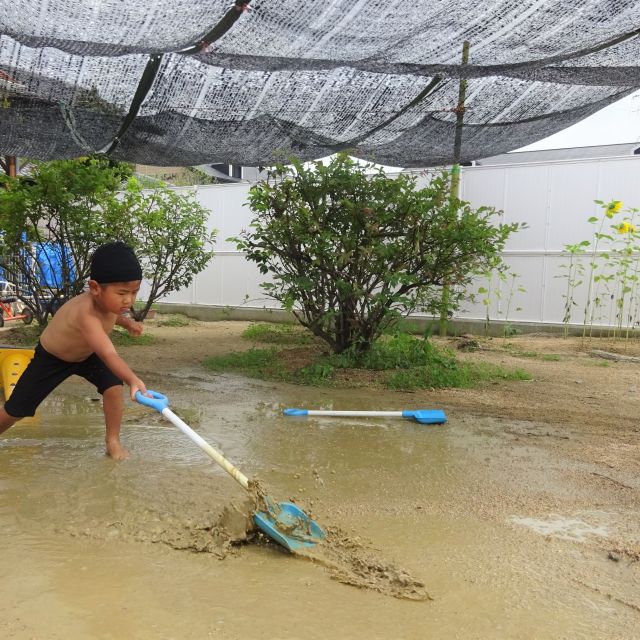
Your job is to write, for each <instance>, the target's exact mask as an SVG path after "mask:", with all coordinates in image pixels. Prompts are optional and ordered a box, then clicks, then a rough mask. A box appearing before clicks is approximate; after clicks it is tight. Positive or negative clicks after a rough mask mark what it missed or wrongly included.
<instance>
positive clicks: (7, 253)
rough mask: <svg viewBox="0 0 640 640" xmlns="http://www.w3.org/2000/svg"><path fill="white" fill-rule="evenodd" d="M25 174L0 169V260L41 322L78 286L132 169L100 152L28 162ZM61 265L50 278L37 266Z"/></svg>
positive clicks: (112, 218)
mask: <svg viewBox="0 0 640 640" xmlns="http://www.w3.org/2000/svg"><path fill="white" fill-rule="evenodd" d="M33 167H34V170H33V173H32V175H31V176H28V177H17V178H11V177H8V176H5V175H0V268H2V270H3V275H4V277H5V278H6V279H7V280H9V281H11V282H14V283H16V284H18V285H19V287H18V289H19V298H20V299H21V300H22V302H24V303H25V304H26V306H27V307H28V308H29V309H30V310H31V312H32V313H33V315H34V317H35V318H36V319H37V321H38V323H39V324H40V325H45V324H46V323H47V320H48V317H49V315H50V314H52V313H53V312H54V311H55V309H56V308H57V307H58V306H59V305H60V304H62V303H63V302H65V301H66V300H68V299H69V298H70V297H72V296H74V295H77V294H78V293H80V291H82V287H83V285H84V281H85V280H86V278H87V277H88V275H89V268H90V258H91V253H92V252H93V250H94V249H95V247H96V246H97V245H98V244H100V243H102V242H104V241H106V240H108V239H109V238H111V237H113V236H112V233H113V227H114V221H115V220H117V219H118V216H119V212H120V211H121V203H120V202H119V201H118V198H117V196H116V192H117V191H118V190H119V189H122V187H123V184H126V181H127V179H128V178H129V176H130V175H131V171H130V169H129V168H128V167H127V166H126V165H122V164H120V163H114V162H112V161H110V160H108V159H106V158H79V159H75V160H60V161H53V162H36V163H33ZM57 264H59V265H60V266H61V269H60V277H59V278H58V280H57V281H56V282H52V281H51V280H49V281H48V282H47V281H46V280H45V279H44V277H43V271H46V270H47V267H48V268H49V269H48V270H50V271H55V270H56V267H57Z"/></svg>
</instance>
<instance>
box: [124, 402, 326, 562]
mask: <svg viewBox="0 0 640 640" xmlns="http://www.w3.org/2000/svg"><path fill="white" fill-rule="evenodd" d="M148 393H150V394H151V395H152V396H153V397H148V396H145V395H143V394H142V393H140V392H139V391H138V393H136V400H137V401H138V402H139V403H140V404H143V405H146V406H147V407H151V408H152V409H155V410H156V411H158V413H161V414H162V415H163V416H164V417H165V418H167V420H169V421H170V422H172V423H173V424H174V425H175V426H176V427H178V429H180V431H182V433H184V434H185V435H186V436H187V437H188V438H189V439H190V440H191V441H192V442H195V444H197V445H198V446H199V447H200V448H201V449H202V450H203V451H204V452H205V453H206V454H207V455H208V456H209V457H210V458H211V459H213V460H214V461H215V462H217V463H218V465H219V466H220V467H222V468H223V469H224V470H225V471H226V472H227V473H228V474H229V475H230V476H231V477H232V478H233V479H234V480H235V481H236V482H237V483H238V484H239V485H240V486H242V487H243V488H244V489H245V490H247V491H249V479H248V478H247V476H245V475H244V474H243V473H242V472H240V470H239V469H236V467H234V466H233V465H232V464H231V463H230V462H229V461H228V460H227V459H226V458H225V457H224V456H223V455H222V454H221V453H220V452H219V451H216V450H215V449H214V448H213V447H212V446H211V445H210V444H209V443H208V442H207V441H206V440H204V439H203V438H201V437H200V436H199V435H198V434H197V433H196V432H195V431H194V430H193V429H192V428H191V427H190V426H189V425H188V424H186V423H185V422H184V421H183V420H181V419H180V418H179V417H178V416H177V415H176V414H175V413H173V411H171V409H169V400H168V398H167V397H166V396H163V395H162V394H161V393H158V392H157V391H148ZM262 498H263V502H264V509H263V510H261V511H256V512H255V513H254V514H253V520H254V522H255V523H256V526H257V527H258V528H259V529H260V530H261V531H262V532H263V533H264V534H266V535H267V536H269V537H270V538H271V539H272V540H274V541H275V542H277V543H278V544H280V545H282V546H283V547H284V548H285V549H287V550H288V551H297V550H299V549H302V548H304V547H314V546H315V545H316V544H318V542H320V541H321V540H322V539H323V538H324V537H325V535H326V534H325V532H324V530H323V529H322V527H320V525H319V524H318V523H317V522H314V521H313V520H312V519H311V518H310V517H309V516H308V515H307V514H306V513H305V512H304V511H303V510H302V509H300V508H299V507H297V506H296V505H295V504H293V503H291V502H275V501H274V500H272V499H271V498H270V497H269V496H262Z"/></svg>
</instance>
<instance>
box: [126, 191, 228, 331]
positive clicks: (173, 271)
mask: <svg viewBox="0 0 640 640" xmlns="http://www.w3.org/2000/svg"><path fill="white" fill-rule="evenodd" d="M123 206H126V207H127V208H128V209H129V212H130V215H129V216H128V217H127V216H121V220H124V221H127V220H128V221H129V223H130V227H129V232H128V234H127V235H128V237H129V241H130V243H131V245H132V246H133V247H134V249H135V250H136V253H137V255H138V258H139V259H140V262H141V264H142V272H143V276H144V280H145V284H146V285H148V287H149V293H148V295H147V296H146V301H145V303H144V305H143V307H142V308H141V309H138V310H133V312H132V313H133V315H134V317H135V318H136V319H138V320H143V319H144V318H145V317H146V315H147V313H148V312H149V309H150V308H151V305H152V304H153V303H154V302H155V301H157V300H159V299H160V298H162V297H164V296H166V295H167V294H169V293H170V292H171V291H177V290H178V289H182V288H184V287H186V286H188V285H189V284H191V282H192V280H193V278H194V277H195V276H196V275H197V274H198V273H200V272H201V271H203V270H204V268H205V267H206V266H207V264H208V263H209V261H210V260H211V258H212V257H213V243H214V241H215V237H216V231H215V230H211V231H208V230H207V224H206V223H207V220H208V217H209V211H208V210H207V209H205V208H204V207H203V206H202V205H201V204H200V203H199V202H198V201H197V200H196V199H195V194H194V193H193V192H190V193H188V194H186V195H182V194H180V193H178V192H176V191H172V190H171V189H168V188H166V187H160V188H158V189H155V190H154V191H152V192H150V193H138V194H135V195H133V196H130V197H129V198H127V201H126V203H124V202H123ZM123 234H124V232H123Z"/></svg>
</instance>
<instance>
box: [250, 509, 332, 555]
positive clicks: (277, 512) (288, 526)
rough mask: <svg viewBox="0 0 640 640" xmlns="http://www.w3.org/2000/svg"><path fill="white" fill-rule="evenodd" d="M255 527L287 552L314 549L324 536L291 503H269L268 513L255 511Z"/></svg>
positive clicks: (319, 527)
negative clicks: (306, 548)
mask: <svg viewBox="0 0 640 640" xmlns="http://www.w3.org/2000/svg"><path fill="white" fill-rule="evenodd" d="M253 519H254V521H255V523H256V525H257V527H258V528H259V529H260V530H261V531H262V532H263V533H264V534H265V535H267V536H269V537H270V538H271V539H272V540H274V541H275V542H277V543H278V544H281V545H282V546H283V547H284V548H285V549H288V550H289V551H296V550H297V549H302V548H305V547H315V546H316V544H318V543H319V542H321V541H322V539H323V538H324V537H325V536H326V533H325V532H324V529H323V528H322V527H321V526H320V525H319V524H318V523H317V522H315V521H313V520H312V519H311V518H310V517H309V516H308V515H307V514H306V513H305V512H304V511H303V510H302V509H300V508H299V507H297V506H296V505H295V504H293V503H291V502H277V503H272V502H269V510H268V511H256V513H254V514H253Z"/></svg>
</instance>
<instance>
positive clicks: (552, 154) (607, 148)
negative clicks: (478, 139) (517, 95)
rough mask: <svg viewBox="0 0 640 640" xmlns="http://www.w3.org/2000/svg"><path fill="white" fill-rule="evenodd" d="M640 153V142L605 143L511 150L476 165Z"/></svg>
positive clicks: (580, 158) (476, 162)
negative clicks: (535, 149) (537, 149)
mask: <svg viewBox="0 0 640 640" xmlns="http://www.w3.org/2000/svg"><path fill="white" fill-rule="evenodd" d="M638 154H640V142H625V143H623V144H604V145H598V146H593V147H569V148H565V149H541V150H539V151H511V152H509V153H501V154H500V155H497V156H490V157H488V158H482V159H480V160H476V161H475V162H474V164H475V165H497V164H527V163H530V162H551V161H553V160H586V159H587V158H613V157H617V156H632V155H638Z"/></svg>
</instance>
